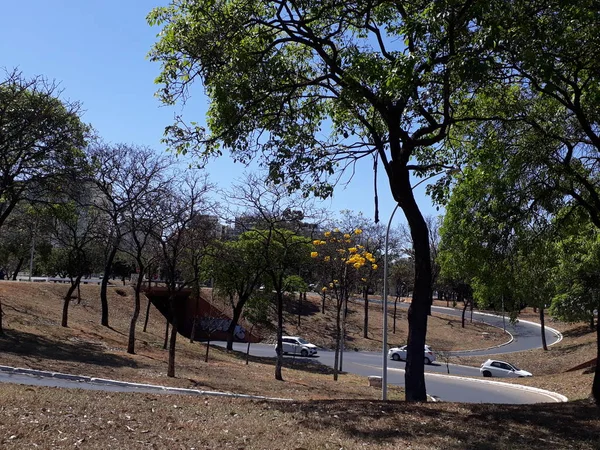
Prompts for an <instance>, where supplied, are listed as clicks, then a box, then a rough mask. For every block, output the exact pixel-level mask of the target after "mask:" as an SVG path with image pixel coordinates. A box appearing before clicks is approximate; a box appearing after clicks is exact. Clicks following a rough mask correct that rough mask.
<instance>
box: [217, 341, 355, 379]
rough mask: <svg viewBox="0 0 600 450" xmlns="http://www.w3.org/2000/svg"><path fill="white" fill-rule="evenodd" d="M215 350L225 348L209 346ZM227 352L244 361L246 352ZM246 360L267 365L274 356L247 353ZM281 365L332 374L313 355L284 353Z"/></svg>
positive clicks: (271, 361) (330, 370) (272, 362)
mask: <svg viewBox="0 0 600 450" xmlns="http://www.w3.org/2000/svg"><path fill="white" fill-rule="evenodd" d="M215 350H217V351H222V352H226V350H225V349H224V348H222V347H218V346H211V351H215ZM229 354H230V355H232V356H234V357H235V358H237V359H239V360H242V361H246V353H244V352H237V351H232V352H229ZM248 361H249V362H251V363H259V364H266V365H269V366H275V356H273V357H270V356H253V355H249V357H248ZM283 367H285V368H287V369H294V370H301V371H303V372H309V373H318V374H322V375H333V368H331V367H329V366H326V365H325V364H322V363H321V362H319V360H318V357H314V356H313V357H306V358H303V357H302V356H296V357H294V356H289V355H286V356H284V357H283ZM341 373H344V372H341Z"/></svg>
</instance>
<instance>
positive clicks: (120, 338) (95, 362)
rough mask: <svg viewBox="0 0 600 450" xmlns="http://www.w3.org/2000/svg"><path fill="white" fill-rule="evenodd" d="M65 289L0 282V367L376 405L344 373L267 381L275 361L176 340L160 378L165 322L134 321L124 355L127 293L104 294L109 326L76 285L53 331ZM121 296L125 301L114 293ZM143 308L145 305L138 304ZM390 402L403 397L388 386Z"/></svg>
mask: <svg viewBox="0 0 600 450" xmlns="http://www.w3.org/2000/svg"><path fill="white" fill-rule="evenodd" d="M66 289H67V287H66V285H60V284H41V283H40V284H37V283H23V282H20V283H17V282H0V297H1V300H2V307H3V310H4V313H5V315H4V328H5V333H6V336H5V337H3V338H0V364H3V365H9V366H18V367H29V368H35V369H45V370H52V371H57V372H65V373H73V374H80V375H89V376H96V377H103V378H112V379H117V380H126V381H135V382H141V383H152V384H162V385H168V386H173V387H185V388H196V389H203V390H217V391H226V392H238V393H244V394H255V395H269V396H273V397H285V398H299V399H327V398H341V397H343V398H363V399H377V398H379V396H380V392H379V391H378V390H376V389H374V388H370V387H368V386H367V382H366V380H365V379H364V378H363V377H359V376H355V375H351V374H344V375H342V377H341V381H340V382H334V381H333V377H332V376H331V369H330V368H328V367H325V366H323V365H321V364H318V363H316V362H315V363H313V362H311V361H309V362H301V361H287V362H286V364H287V367H284V372H283V375H284V378H285V379H286V382H285V383H277V382H274V375H273V374H274V366H273V364H274V361H273V359H270V358H252V359H251V363H250V364H249V365H245V360H244V358H243V355H240V354H238V353H232V354H228V353H227V352H225V351H224V350H222V349H220V348H214V347H211V349H210V357H209V362H208V363H205V362H204V356H205V352H206V346H205V345H204V344H201V343H194V344H190V342H189V340H187V339H185V338H183V337H181V336H179V339H178V340H177V352H176V377H175V378H168V377H167V376H166V371H167V362H168V353H167V351H165V350H163V348H162V346H163V339H164V329H165V320H164V318H163V317H162V316H161V315H160V313H158V311H157V310H156V309H154V308H152V309H151V313H150V321H149V324H148V331H147V332H146V333H144V332H143V331H142V328H143V319H144V314H142V315H141V317H140V320H139V323H138V327H137V331H136V333H137V343H136V353H137V354H136V355H129V354H127V353H126V347H127V336H128V330H129V321H130V317H131V313H132V310H133V295H132V294H133V292H132V290H131V289H130V288H127V287H125V288H123V287H118V288H109V305H110V307H109V311H110V324H111V328H106V327H102V326H101V325H100V300H99V287H98V286H82V301H81V304H79V305H78V304H77V302H76V300H73V304H72V305H71V306H70V313H69V327H68V328H63V327H61V326H60V317H61V311H62V310H61V308H62V298H61V296H62V295H63V294H64V293H65V291H66ZM117 289H119V290H125V293H126V294H127V295H126V296H122V295H119V294H118V293H117V292H116V290H117ZM143 306H144V308H142V309H143V310H145V305H143ZM392 395H393V396H394V398H402V396H403V393H402V391H401V389H399V388H394V389H393V392H392Z"/></svg>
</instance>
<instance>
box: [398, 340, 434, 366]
mask: <svg viewBox="0 0 600 450" xmlns="http://www.w3.org/2000/svg"><path fill="white" fill-rule="evenodd" d="M406 348H407V346H406V345H403V346H402V347H392V348H390V349H389V351H388V358H391V359H393V360H394V361H406ZM434 361H435V353H433V350H431V347H429V345H425V364H431V363H432V362H434Z"/></svg>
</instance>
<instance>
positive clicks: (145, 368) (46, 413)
mask: <svg viewBox="0 0 600 450" xmlns="http://www.w3.org/2000/svg"><path fill="white" fill-rule="evenodd" d="M119 289H121V288H119ZM65 290H66V286H64V285H50V284H29V283H10V282H1V283H0V298H1V300H2V306H3V309H4V313H5V316H4V326H5V332H6V336H5V337H4V338H0V364H7V365H15V366H21V367H32V368H39V369H49V370H56V371H61V372H70V373H78V374H84V375H95V376H101V377H107V378H115V379H121V380H129V381H139V382H150V383H157V384H165V385H170V386H176V387H196V388H201V389H210V390H222V391H234V392H240V393H249V394H261V395H271V396H275V397H289V398H294V399H295V400H294V401H293V402H285V403H284V402H258V401H248V400H236V399H223V398H215V397H188V396H172V395H169V396H164V395H163V396H161V395H148V394H117V393H105V392H93V391H81V390H76V389H69V390H67V389H54V388H40V387H28V386H17V385H9V384H0V395H1V397H2V402H1V404H0V448H8V449H10V448H14V449H21V448H90V449H106V448H118V449H122V448H131V449H137V448H139V449H143V448H157V449H179V448H181V449H183V448H185V449H190V448H195V449H199V448H215V449H217V448H218V449H221V448H234V449H296V450H301V449H326V448H331V449H339V448H344V449H362V448H369V449H384V448H413V449H434V448H440V449H463V448H477V449H505V448H513V447H519V448H522V449H538V448H540V449H541V448H544V449H546V448H579V449H594V448H597V449H600V442H599V441H598V436H599V435H600V412H599V411H600V409H599V408H597V407H596V406H593V405H591V404H589V403H587V402H583V401H580V402H576V403H567V404H540V405H526V406H523V405H519V406H508V405H458V404H451V403H446V404H444V403H436V404H421V405H414V404H405V403H403V402H398V401H393V402H389V403H385V404H383V403H381V402H379V401H377V400H376V399H377V398H378V397H379V391H378V390H375V389H372V388H369V387H367V386H366V382H365V380H364V379H363V378H361V377H357V376H353V375H343V376H342V377H341V381H340V382H333V380H332V377H331V375H330V374H329V373H323V372H328V371H329V369H327V368H324V367H322V366H319V365H316V364H310V363H308V364H304V365H299V364H297V365H296V366H294V367H286V368H285V369H284V378H285V379H286V382H284V383H277V382H274V380H273V366H272V364H273V363H272V361H271V360H269V359H260V358H253V359H252V361H251V363H250V365H248V366H246V365H245V364H244V362H243V358H242V357H241V355H237V354H228V353H226V352H224V351H222V350H218V349H213V350H211V353H210V355H211V356H210V360H209V362H208V363H205V362H204V361H203V356H204V351H205V349H206V347H205V346H204V345H203V344H199V343H195V344H190V343H189V342H188V341H187V340H185V339H183V338H180V339H179V340H178V344H177V371H176V374H177V377H176V378H167V377H166V376H165V372H166V367H167V352H166V351H164V350H163V349H162V341H163V335H164V325H165V324H164V319H163V318H162V316H160V315H159V314H158V313H157V311H156V310H154V309H153V310H152V313H151V316H150V323H149V328H148V332H147V333H143V332H142V330H141V326H142V320H140V324H139V327H138V334H137V336H138V344H137V354H136V355H128V354H127V353H125V345H126V340H127V330H128V326H129V318H130V314H131V310H132V305H133V298H132V295H131V291H130V290H129V289H128V288H124V290H125V293H126V294H127V295H126V296H121V295H119V294H117V293H116V289H115V288H111V289H110V291H109V293H110V297H109V301H110V312H111V326H112V328H111V329H107V328H105V327H101V326H100V325H99V321H100V310H99V300H98V292H99V288H98V287H97V286H84V287H83V289H82V293H83V300H82V302H81V304H80V305H77V304H73V305H71V312H70V321H69V328H62V327H60V310H61V304H62V300H61V295H62V294H63V293H64V292H65ZM359 306H362V305H359ZM374 308H376V306H374ZM353 314H355V315H356V317H358V314H359V313H358V311H357V312H355V313H353ZM314 316H315V317H318V316H319V314H315V315H314ZM351 317H352V314H351ZM372 317H373V321H372V325H373V326H374V327H376V326H377V324H376V322H375V318H374V316H372ZM142 319H143V317H142ZM306 322H307V325H308V322H309V321H308V320H307V321H306ZM359 323H360V321H359ZM430 323H431V322H430ZM303 326H305V325H304V324H303ZM440 326H442V325H440ZM434 328H435V327H433V326H431V325H430V332H433V329H434ZM314 329H315V331H314V332H315V333H317V332H318V325H317V324H315V325H314ZM452 329H453V327H448V328H447V330H450V331H447V332H451V330H452ZM292 330H293V329H291V328H288V332H290V333H291V332H293V331H292ZM459 331H460V333H462V330H459ZM566 331H568V330H566ZM462 336H463V334H457V335H456V337H455V338H454V339H456V340H457V341H460V339H461V337H462ZM446 339H450V338H449V337H448V338H446ZM578 339H581V342H580V341H578ZM587 339H588V336H587V333H583V334H581V335H578V334H577V331H576V329H575V328H574V331H573V334H572V335H569V334H568V333H565V341H564V344H562V345H564V346H566V347H565V350H564V352H563V354H562V355H563V356H565V357H566V355H567V354H568V353H569V350H568V349H569V348H571V347H569V346H570V345H574V346H577V345H579V344H581V343H583V344H584V345H588V344H587ZM357 340H358V339H357ZM430 342H433V341H430ZM432 345H434V344H432ZM439 345H442V344H439ZM559 346H561V344H559ZM559 346H557V347H556V349H557V350H556V351H558V349H559V348H561V347H559ZM571 350H572V351H571V353H573V352H578V351H579V350H577V349H572V348H571ZM552 351H555V348H554V347H553V348H552ZM533 353H534V354H536V353H535V352H533ZM556 354H557V355H559V353H556ZM580 356H581V355H579V354H577V356H576V357H574V358H575V359H576V358H579V357H580ZM540 358H541V355H540ZM546 358H547V354H546ZM577 376H579V377H580V378H568V377H565V376H564V374H554V375H549V376H545V377H534V378H533V379H531V380H526V381H525V382H526V383H530V382H531V383H532V384H533V385H535V386H538V387H549V388H552V389H553V390H558V391H559V392H565V391H564V389H558V388H556V389H554V388H553V385H552V383H558V384H561V383H562V384H565V383H567V382H568V381H569V379H570V380H571V381H572V382H573V380H574V379H576V380H581V381H575V383H580V384H581V383H585V386H588V387H589V386H590V384H591V379H590V378H591V377H590V375H577ZM584 376H585V377H587V378H586V379H585V380H584V379H582V378H581V377H584ZM520 381H522V380H520ZM588 389H589V388H588ZM565 393H566V394H567V395H569V393H568V392H565ZM391 396H392V398H396V399H400V398H402V392H401V391H399V390H397V389H393V390H392V391H391ZM490 424H502V426H500V427H497V426H494V427H490V426H489V425H490Z"/></svg>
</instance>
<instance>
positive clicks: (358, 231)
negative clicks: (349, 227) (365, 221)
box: [354, 228, 362, 234]
mask: <svg viewBox="0 0 600 450" xmlns="http://www.w3.org/2000/svg"><path fill="white" fill-rule="evenodd" d="M360 233H362V230H361V229H360V228H357V229H356V230H354V234H360Z"/></svg>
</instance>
